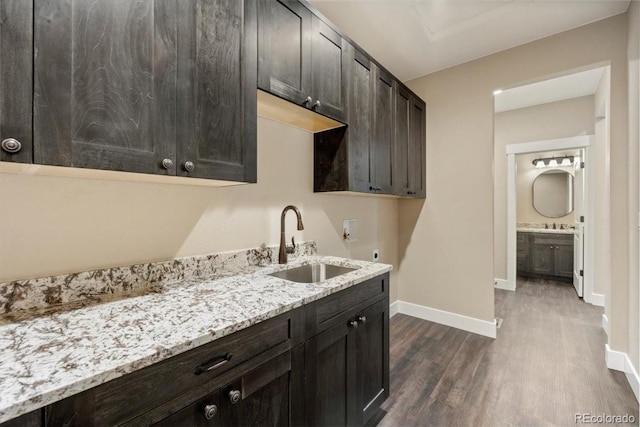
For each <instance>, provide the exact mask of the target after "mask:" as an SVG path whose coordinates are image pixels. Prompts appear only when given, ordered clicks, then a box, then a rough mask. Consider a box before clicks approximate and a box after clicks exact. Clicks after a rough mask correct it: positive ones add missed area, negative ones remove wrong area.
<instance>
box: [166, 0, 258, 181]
mask: <svg viewBox="0 0 640 427" xmlns="http://www.w3.org/2000/svg"><path fill="white" fill-rule="evenodd" d="M178 3H179V8H180V9H179V15H178V16H180V19H181V21H180V25H179V29H180V32H179V33H178V83H179V91H178V112H177V119H178V120H177V121H178V129H179V130H180V132H179V138H180V141H181V143H179V144H177V158H178V159H179V160H178V161H179V163H180V165H179V167H178V170H177V173H178V175H183V176H192V177H198V178H212V179H223V180H229V181H244V182H256V170H257V167H256V150H257V148H256V139H257V134H256V131H257V107H256V102H257V101H256V81H257V65H256V64H257V33H256V32H257V29H256V3H255V1H254V0H247V1H244V2H243V1H239V0H189V1H184V0H180V1H178ZM187 162H191V163H192V164H193V167H194V169H193V170H192V171H189V170H188V169H187V167H186V165H187Z"/></svg>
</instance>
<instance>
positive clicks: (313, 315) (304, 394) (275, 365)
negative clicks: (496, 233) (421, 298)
mask: <svg viewBox="0 0 640 427" xmlns="http://www.w3.org/2000/svg"><path fill="white" fill-rule="evenodd" d="M388 396H389V274H383V275H380V276H378V277H374V278H372V279H370V280H367V281H365V282H363V283H360V284H358V285H355V286H352V287H350V288H348V289H345V290H343V291H340V292H337V293H334V294H332V295H329V296H327V297H325V298H321V299H319V300H317V301H314V302H312V303H310V304H307V305H306V306H304V307H300V308H297V309H295V310H291V311H289V312H287V313H284V314H281V315H279V316H277V317H274V318H272V319H269V320H265V321H264V322H260V323H258V324H256V325H254V326H251V327H249V328H246V329H243V330H241V331H238V332H236V333H234V334H231V335H228V336H226V337H223V338H220V339H219V340H216V341H213V342H211V343H209V344H205V345H203V346H200V347H197V348H194V349H192V350H190V351H187V352H185V353H182V354H179V355H177V356H174V357H171V358H169V359H166V360H163V361H162V362H158V363H156V364H153V365H151V366H148V367H146V368H143V369H140V370H138V371H135V372H132V373H130V374H128V375H125V376H123V377H120V378H117V379H115V380H112V381H109V382H107V383H105V384H102V385H99V386H97V387H94V388H92V389H89V390H86V391H84V392H81V393H79V394H76V395H74V396H71V397H68V398H66V399H63V400H61V401H58V402H56V403H53V404H51V405H49V406H46V407H45V408H43V409H38V410H36V411H33V412H31V413H28V414H25V415H23V416H21V417H18V418H16V419H14V420H10V421H8V422H6V423H3V424H0V427H12V426H16V425H29V426H33V427H36V426H69V427H71V426H82V427H91V426H95V427H98V426H114V425H118V426H150V425H153V426H171V427H175V426H178V427H180V426H300V425H307V426H363V425H365V423H366V422H367V421H368V420H369V419H370V418H371V416H372V415H373V413H374V412H375V411H376V410H377V409H378V408H379V407H380V405H381V404H382V402H383V401H384V400H385V399H386V398H387V397H388Z"/></svg>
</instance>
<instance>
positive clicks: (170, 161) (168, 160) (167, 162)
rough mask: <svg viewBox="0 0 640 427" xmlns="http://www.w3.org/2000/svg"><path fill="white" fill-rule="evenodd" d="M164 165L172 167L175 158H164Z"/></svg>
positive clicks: (164, 166) (166, 167) (167, 167)
mask: <svg viewBox="0 0 640 427" xmlns="http://www.w3.org/2000/svg"><path fill="white" fill-rule="evenodd" d="M162 167H163V168H165V169H171V168H172V167H173V160H171V159H163V160H162Z"/></svg>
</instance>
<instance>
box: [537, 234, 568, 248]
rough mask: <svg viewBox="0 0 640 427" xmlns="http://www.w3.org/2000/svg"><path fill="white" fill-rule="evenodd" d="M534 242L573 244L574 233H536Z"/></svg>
mask: <svg viewBox="0 0 640 427" xmlns="http://www.w3.org/2000/svg"><path fill="white" fill-rule="evenodd" d="M533 243H536V244H543V245H572V244H573V235H572V234H535V235H534V236H533Z"/></svg>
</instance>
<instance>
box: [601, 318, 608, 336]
mask: <svg viewBox="0 0 640 427" xmlns="http://www.w3.org/2000/svg"><path fill="white" fill-rule="evenodd" d="M602 329H603V330H604V333H605V334H607V336H609V318H608V317H607V315H606V314H603V315H602Z"/></svg>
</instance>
